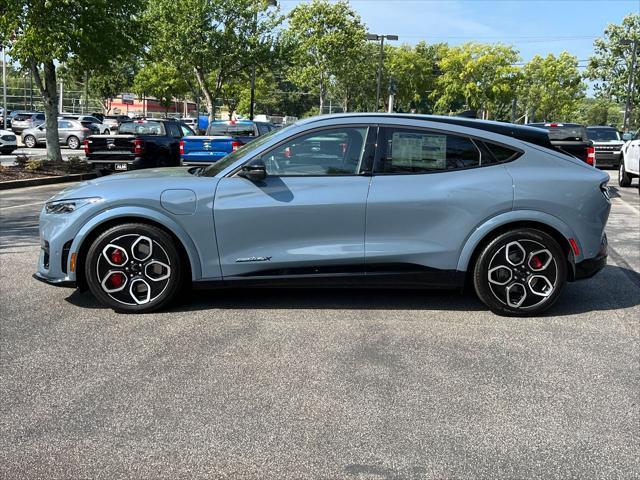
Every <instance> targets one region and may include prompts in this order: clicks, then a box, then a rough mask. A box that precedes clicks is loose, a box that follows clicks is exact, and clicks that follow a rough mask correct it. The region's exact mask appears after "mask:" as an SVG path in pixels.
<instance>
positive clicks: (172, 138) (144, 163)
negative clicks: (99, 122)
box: [84, 119, 195, 173]
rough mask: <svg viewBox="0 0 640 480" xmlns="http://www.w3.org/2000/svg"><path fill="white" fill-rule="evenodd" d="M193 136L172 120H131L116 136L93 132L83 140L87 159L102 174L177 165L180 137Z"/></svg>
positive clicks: (121, 126)
mask: <svg viewBox="0 0 640 480" xmlns="http://www.w3.org/2000/svg"><path fill="white" fill-rule="evenodd" d="M190 135H195V133H194V132H193V130H191V128H189V127H188V126H187V125H185V124H184V123H182V122H178V121H175V120H172V119H146V120H132V121H128V122H123V123H121V124H120V127H119V129H118V134H117V135H92V136H90V137H88V138H87V139H85V141H84V153H85V155H86V156H87V162H88V163H89V164H91V165H93V167H94V169H95V170H98V171H99V172H101V173H110V172H119V171H126V170H137V169H140V168H154V167H172V166H178V165H180V140H181V139H182V138H183V137H186V136H190Z"/></svg>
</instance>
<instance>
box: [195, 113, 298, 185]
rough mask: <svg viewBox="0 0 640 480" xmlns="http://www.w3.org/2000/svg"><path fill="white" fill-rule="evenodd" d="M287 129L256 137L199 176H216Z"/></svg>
mask: <svg viewBox="0 0 640 480" xmlns="http://www.w3.org/2000/svg"><path fill="white" fill-rule="evenodd" d="M291 126H293V125H291ZM288 128H291V127H287V128H283V129H280V130H273V131H271V132H269V133H267V134H266V135H262V136H260V137H258V138H257V139H256V140H254V141H252V142H251V143H248V144H247V145H244V146H242V147H240V148H239V149H238V150H236V151H235V152H233V153H230V154H229V155H227V156H226V157H224V158H223V159H222V160H218V161H217V162H216V163H213V164H211V165H209V166H208V167H207V168H206V169H205V170H204V171H203V172H202V174H201V175H202V176H203V177H214V176H216V175H217V174H218V173H220V172H221V171H222V170H224V169H225V168H227V167H228V166H229V165H231V164H232V163H233V162H235V161H236V160H238V159H240V158H242V157H243V156H245V155H247V154H251V152H253V151H254V150H257V149H258V148H259V147H261V146H262V145H264V144H265V143H267V142H268V141H269V140H271V139H272V138H273V137H274V136H275V135H280V134H282V133H285V132H286V130H287V129H288Z"/></svg>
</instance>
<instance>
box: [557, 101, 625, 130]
mask: <svg viewBox="0 0 640 480" xmlns="http://www.w3.org/2000/svg"><path fill="white" fill-rule="evenodd" d="M622 108H623V106H621V105H620V104H618V103H616V102H613V101H611V100H607V99H606V98H604V97H602V98H584V99H582V101H581V102H580V103H579V104H578V107H577V109H576V112H575V113H574V114H573V116H571V117H568V118H569V119H570V120H572V121H575V122H577V123H581V124H583V125H614V126H616V127H620V126H622V113H621V110H622Z"/></svg>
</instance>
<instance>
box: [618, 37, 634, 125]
mask: <svg viewBox="0 0 640 480" xmlns="http://www.w3.org/2000/svg"><path fill="white" fill-rule="evenodd" d="M620 43H621V44H622V45H631V64H630V65H629V79H628V81H627V101H626V103H625V106H624V120H623V121H622V128H623V130H624V131H625V132H628V131H629V120H630V117H631V108H632V105H631V97H632V96H633V87H634V80H635V75H634V73H635V71H636V57H637V53H638V52H637V51H638V41H637V40H622V41H621V42H620Z"/></svg>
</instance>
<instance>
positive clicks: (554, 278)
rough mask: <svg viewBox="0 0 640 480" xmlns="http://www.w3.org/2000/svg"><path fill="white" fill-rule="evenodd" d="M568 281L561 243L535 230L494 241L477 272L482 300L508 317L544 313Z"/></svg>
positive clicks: (475, 280)
mask: <svg viewBox="0 0 640 480" xmlns="http://www.w3.org/2000/svg"><path fill="white" fill-rule="evenodd" d="M566 278H567V262H566V258H565V255H564V253H563V251H562V249H561V248H560V246H559V245H558V242H556V241H555V240H554V239H553V238H552V237H551V236H550V235H548V234H546V233H545V232H542V231H539V230H535V229H531V228H519V229H514V230H511V231H508V232H505V233H503V234H501V235H499V236H497V237H496V238H494V239H493V240H492V241H490V242H489V244H488V245H486V246H485V247H484V248H483V249H482V251H481V252H480V255H479V256H478V258H477V260H476V263H475V266H474V271H473V284H474V287H475V290H476V293H477V295H478V297H479V298H480V300H482V302H483V303H484V304H485V305H487V306H488V307H489V308H490V309H491V310H492V311H493V312H495V313H497V314H499V315H508V316H531V315H536V314H539V313H542V312H543V311H544V310H546V309H547V308H549V307H550V306H551V305H553V304H554V303H555V301H556V300H557V299H558V296H559V295H560V292H561V291H562V288H563V287H564V285H565V283H566Z"/></svg>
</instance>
